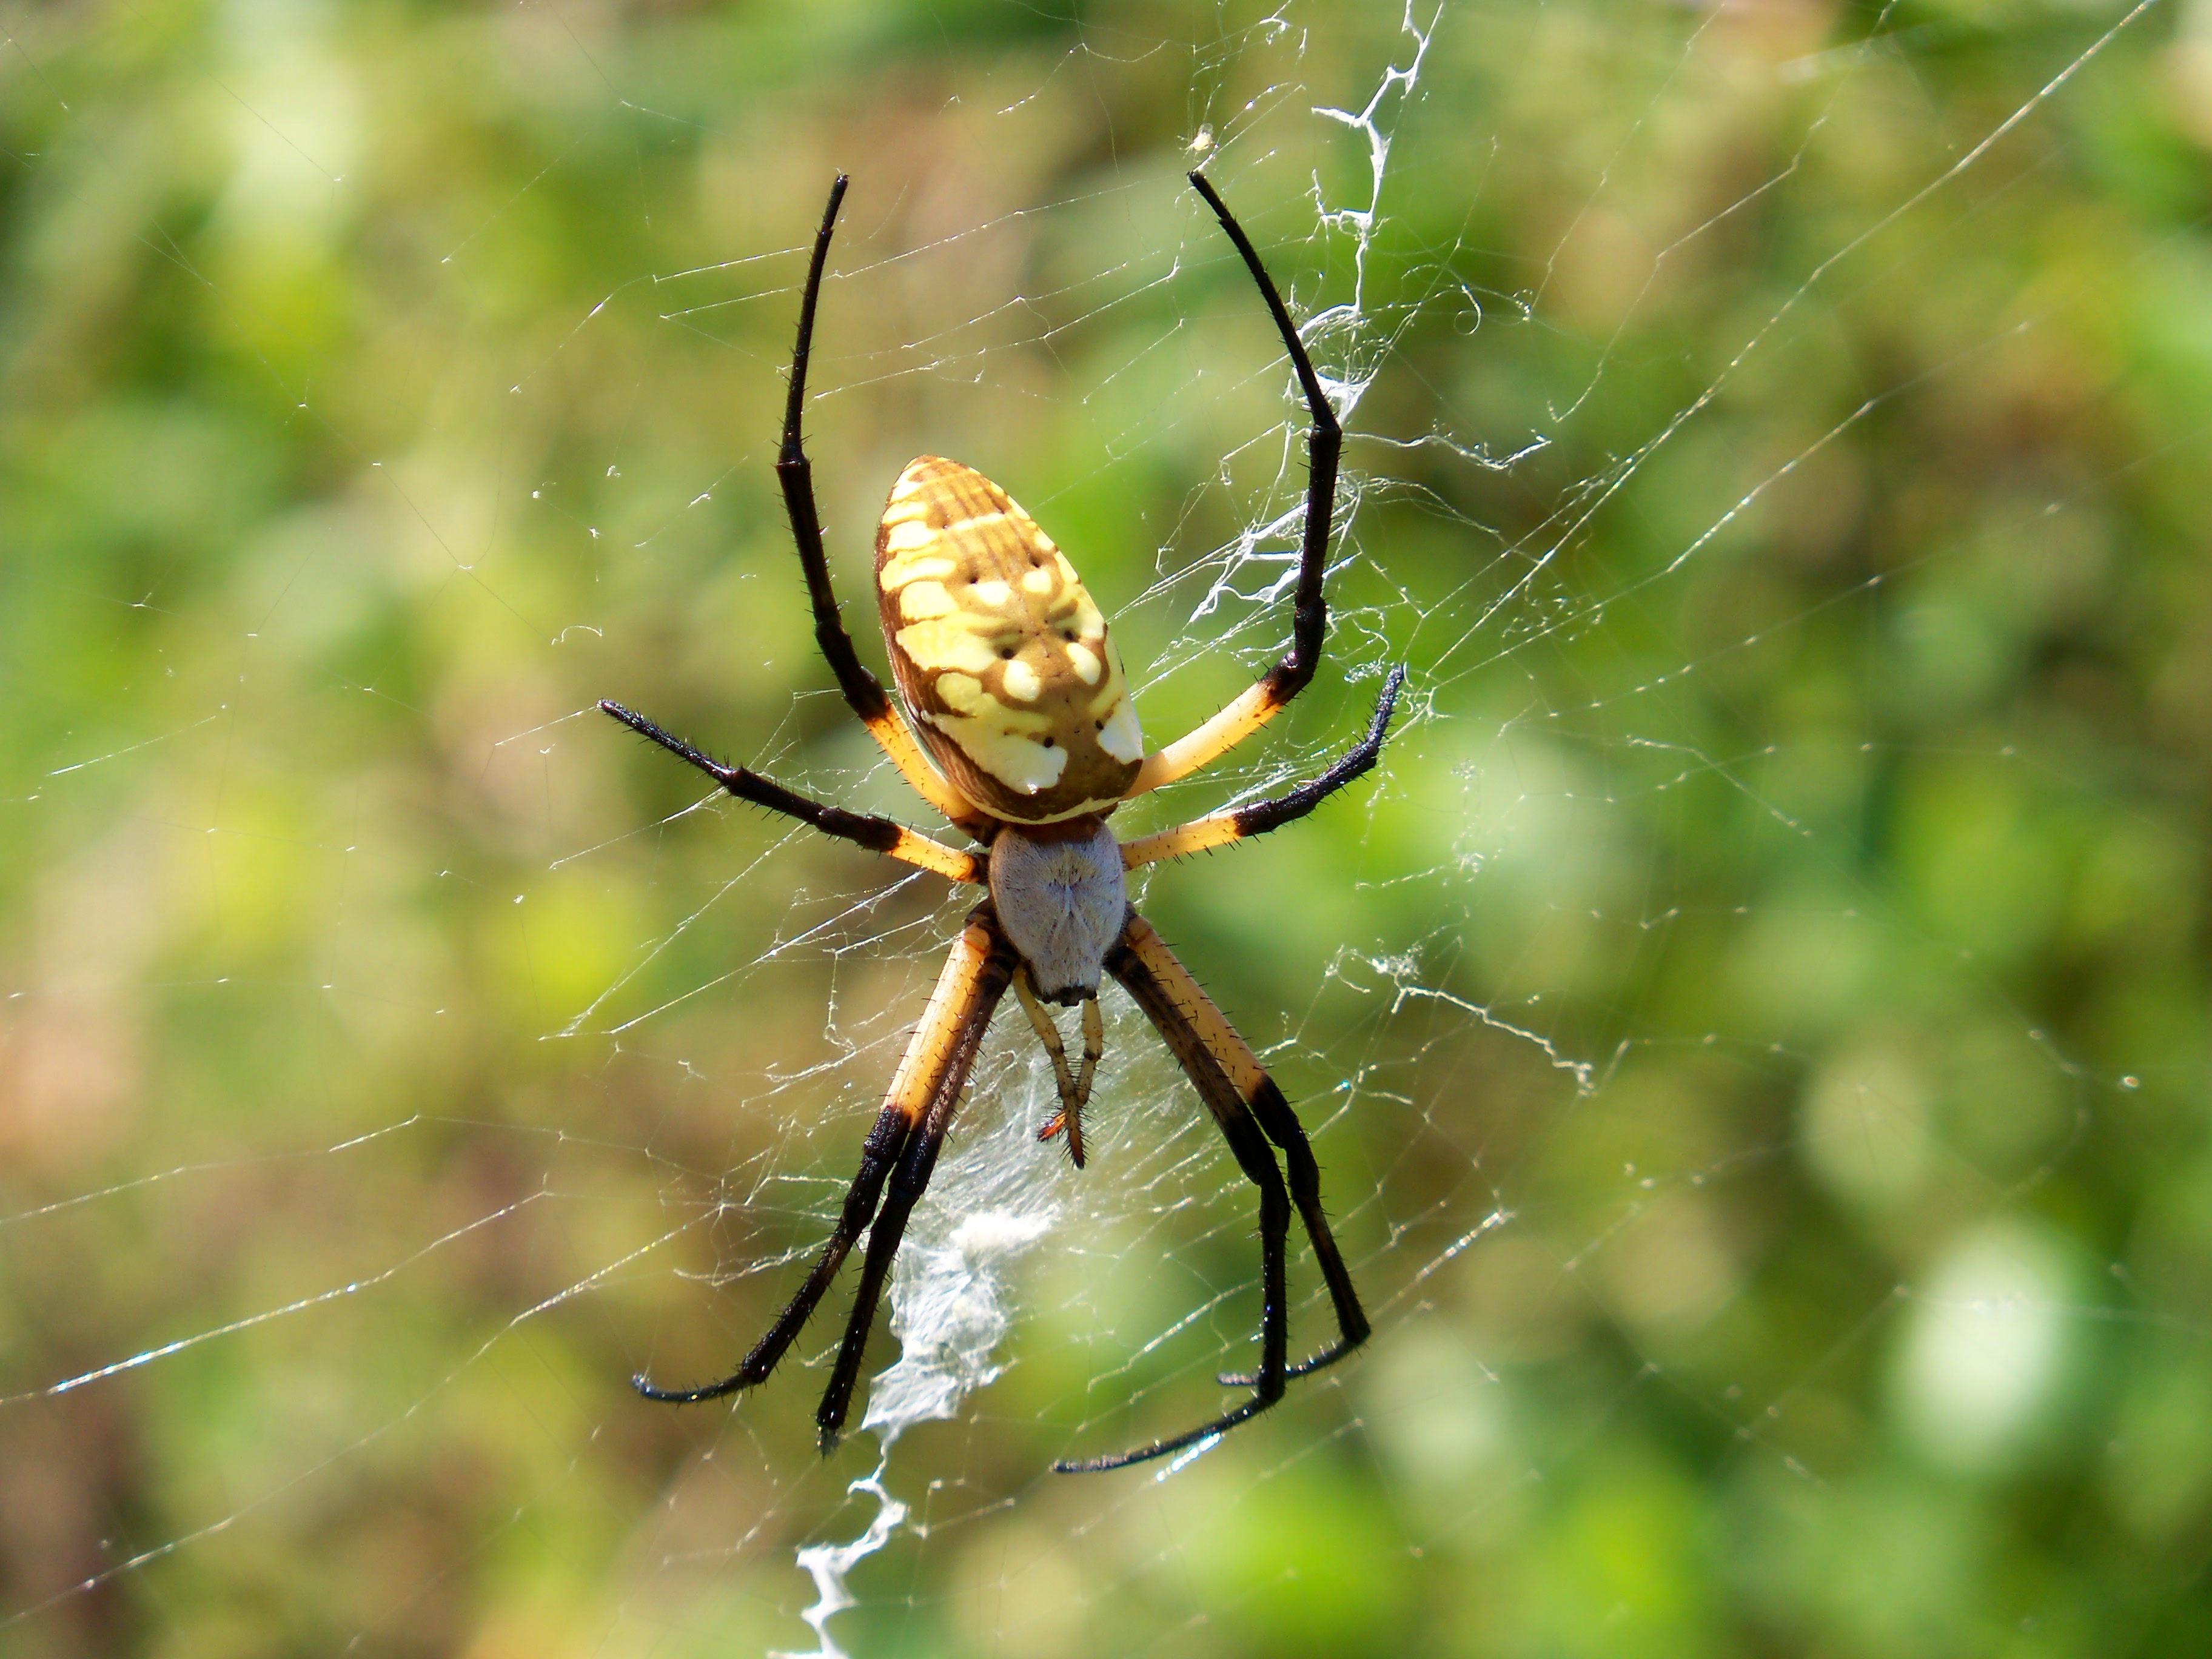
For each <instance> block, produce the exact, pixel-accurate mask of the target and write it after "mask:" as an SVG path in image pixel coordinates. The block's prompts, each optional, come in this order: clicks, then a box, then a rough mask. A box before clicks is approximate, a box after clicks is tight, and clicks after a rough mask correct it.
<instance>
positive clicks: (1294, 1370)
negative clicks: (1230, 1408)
mask: <svg viewBox="0 0 2212 1659" xmlns="http://www.w3.org/2000/svg"><path fill="white" fill-rule="evenodd" d="M1365 1340H1367V1334H1366V1333H1365V1332H1364V1331H1362V1332H1361V1333H1360V1334H1358V1336H1355V1337H1353V1338H1352V1339H1350V1340H1348V1341H1343V1342H1338V1343H1334V1344H1332V1345H1331V1346H1328V1347H1326V1348H1323V1349H1322V1351H1321V1352H1319V1353H1317V1354H1316V1355H1315V1356H1314V1357H1313V1358H1310V1359H1301V1360H1299V1361H1298V1363H1297V1364H1295V1365H1291V1366H1290V1367H1288V1368H1287V1369H1285V1370H1284V1372H1283V1379H1284V1381H1285V1382H1288V1381H1289V1380H1290V1379H1291V1378H1292V1377H1294V1376H1311V1375H1312V1374H1313V1373H1314V1372H1316V1371H1317V1370H1322V1368H1323V1367H1325V1366H1328V1365H1334V1364H1336V1362H1337V1361H1338V1360H1340V1359H1341V1358H1344V1356H1345V1355H1346V1354H1348V1353H1350V1352H1352V1350H1353V1349H1354V1348H1356V1347H1358V1346H1359V1345H1360V1344H1361V1343H1363V1342H1364V1341H1365ZM1213 1380H1214V1381H1215V1382H1217V1383H1219V1384H1221V1386H1222V1387H1223V1388H1225V1389H1256V1388H1258V1387H1259V1386H1260V1374H1259V1372H1257V1371H1223V1372H1222V1373H1221V1374H1220V1375H1219V1376H1216V1377H1215V1378H1214V1379H1213Z"/></svg>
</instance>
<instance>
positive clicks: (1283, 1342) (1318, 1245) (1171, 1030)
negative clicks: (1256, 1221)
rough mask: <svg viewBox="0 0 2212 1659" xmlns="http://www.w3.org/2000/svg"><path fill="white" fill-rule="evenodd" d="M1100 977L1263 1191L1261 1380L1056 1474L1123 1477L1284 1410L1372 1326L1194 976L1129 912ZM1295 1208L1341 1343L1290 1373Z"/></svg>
mask: <svg viewBox="0 0 2212 1659" xmlns="http://www.w3.org/2000/svg"><path fill="white" fill-rule="evenodd" d="M1106 967H1107V970H1108V971H1109V973H1111V974H1112V975H1114V977H1115V979H1117V980H1119V981H1121V984H1122V986H1123V987H1124V988H1126V989H1127V991H1128V993H1129V994H1130V995H1131V996H1132V997H1133V998H1134V999H1135V1000H1136V1003H1137V1006H1139V1007H1140V1008H1142V1009H1143V1010H1144V1011H1145V1012H1146V1015H1147V1016H1148V1017H1149V1018H1151V1020H1152V1024H1153V1025H1154V1026H1155V1027H1157V1028H1158V1030H1159V1033H1160V1036H1162V1037H1163V1038H1164V1040H1165V1041H1166V1042H1167V1045H1168V1047H1169V1048H1170V1050H1172V1051H1173V1052H1174V1054H1175V1056H1176V1059H1177V1060H1180V1061H1182V1067H1183V1070H1184V1071H1185V1072H1186V1073H1188V1075H1189V1078H1190V1080H1191V1082H1192V1084H1193V1085H1195V1086H1196V1088H1197V1090H1198V1092H1199V1095H1200V1097H1201V1098H1202V1099H1204V1101H1205V1102H1206V1106H1207V1108H1208V1109H1210V1110H1211V1111H1212V1113H1213V1117H1214V1121H1215V1122H1216V1123H1218V1125H1219V1126H1220V1127H1221V1132H1222V1134H1223V1136H1224V1137H1225V1139H1227V1140H1228V1142H1229V1146H1230V1150H1231V1152H1232V1153H1234V1154H1235V1156H1236V1158H1237V1165H1238V1167H1239V1168H1241V1169H1242V1170H1243V1171H1244V1174H1245V1176H1246V1177H1247V1178H1248V1179H1249V1180H1250V1181H1251V1182H1252V1183H1253V1185H1255V1186H1256V1187H1257V1188H1259V1189H1260V1302H1261V1316H1260V1369H1259V1370H1258V1371H1257V1372H1256V1373H1255V1374H1254V1375H1253V1376H1248V1377H1238V1378H1236V1379H1234V1380H1233V1381H1230V1386H1231V1387H1236V1388H1249V1389H1252V1390H1253V1395H1252V1398H1251V1399H1249V1400H1248V1401H1245V1402H1244V1403H1243V1405H1241V1406H1237V1407H1235V1408H1233V1409H1231V1410H1230V1411H1228V1412H1225V1413H1223V1414H1222V1415H1221V1416H1219V1417H1218V1418H1216V1419H1213V1420H1212V1422H1210V1423H1205V1424H1201V1425H1200V1426H1198V1427H1197V1428H1195V1429H1191V1430H1188V1431H1185V1432H1184V1433H1182V1434H1179V1435H1174V1436H1171V1437H1169V1438H1167V1439H1165V1440H1160V1441H1155V1442H1154V1443H1152V1444H1151V1445H1149V1446H1144V1447H1140V1448H1139V1449H1137V1450H1134V1451H1128V1452H1122V1453H1121V1454H1119V1455H1115V1456H1112V1457H1098V1458H1091V1459H1087V1460H1085V1461H1083V1462H1062V1463H1056V1464H1054V1466H1053V1467H1054V1468H1055V1469H1057V1470H1058V1471H1059V1472H1060V1473H1061V1474H1097V1473H1099V1472H1101V1471H1103V1470H1107V1469H1118V1468H1127V1466H1128V1465H1130V1464H1132V1463H1142V1462H1148V1461H1149V1460H1151V1459H1152V1458H1156V1457H1166V1456H1170V1455H1173V1454H1175V1453H1176V1452H1179V1451H1182V1450H1183V1449H1185V1448H1187V1447H1190V1446H1194V1445H1196V1444H1198V1443H1200V1441H1203V1440H1208V1439H1212V1437H1216V1436H1218V1435H1221V1434H1224V1433H1226V1432H1227V1431H1229V1430H1231V1429H1232V1428H1234V1427H1236V1426H1237V1424H1239V1423H1242V1422H1243V1421H1245V1420H1246V1419H1248V1418H1252V1417H1256V1416H1257V1415H1258V1414H1259V1413H1261V1412H1263V1411H1265V1410H1267V1407H1270V1406H1272V1405H1273V1404H1274V1403H1275V1402H1276V1401H1278V1400H1280V1399H1281V1398H1282V1397H1283V1389H1284V1387H1285V1383H1287V1382H1288V1381H1289V1379H1290V1378H1291V1377H1293V1376H1302V1375H1304V1373H1305V1372H1307V1371H1310V1370H1317V1369H1319V1368H1320V1367H1321V1366H1323V1365H1327V1364H1331V1363H1333V1362H1334V1360H1336V1359H1338V1358H1340V1357H1341V1356H1342V1355H1344V1354H1346V1353H1348V1352H1351V1350H1352V1349H1353V1348H1355V1347H1357V1346H1359V1344H1360V1343H1362V1342H1364V1341H1365V1340H1367V1333H1368V1323H1367V1316H1366V1314H1365V1313H1364V1311H1362V1310H1361V1308H1360V1306H1359V1297H1358V1294H1357V1292H1355V1291H1353V1289H1352V1275H1351V1274H1350V1273H1348V1272H1346V1269H1345V1266H1344V1259H1343V1257H1342V1256H1341V1255H1340V1254H1339V1253H1338V1250H1337V1248H1336V1241H1335V1239H1334V1237H1332V1236H1331V1234H1330V1232H1329V1230H1328V1218H1327V1216H1325V1215H1324V1214H1323V1213H1322V1207H1321V1171H1320V1168H1319V1166H1318V1165H1317V1164H1316V1163H1315V1162H1314V1157H1313V1150H1312V1148H1311V1147H1310V1146H1309V1145H1308V1144H1307V1141H1306V1137H1305V1132H1304V1129H1302V1128H1301V1127H1299V1126H1298V1121H1297V1115H1296V1114H1295V1113H1294V1112H1292V1111H1291V1108H1290V1104H1289V1103H1288V1102H1287V1101H1285V1099H1284V1098H1283V1093H1282V1091H1281V1090H1280V1089H1279V1088H1278V1087H1276V1085H1275V1082H1274V1079H1272V1078H1270V1077H1269V1076H1268V1075H1267V1073H1266V1071H1265V1070H1264V1069H1262V1068H1261V1065H1260V1062H1259V1059H1258V1057H1257V1056H1255V1054H1253V1052H1252V1050H1251V1048H1250V1047H1249V1045H1248V1044H1246V1042H1244V1039H1243V1038H1242V1037H1240V1036H1237V1031H1236V1029H1235V1028H1234V1027H1233V1026H1231V1024H1229V1022H1228V1021H1227V1020H1226V1019H1225V1018H1223V1017H1222V1013H1221V1011H1220V1010H1219V1009H1218V1008H1217V1007H1215V1006H1213V1001H1212V998H1210V997H1208V996H1207V995H1206V993H1205V992H1204V991H1203V990H1201V989H1200V987H1199V984H1198V981H1196V980H1194V979H1193V978H1192V977H1191V975H1190V970H1189V969H1187V968H1185V967H1184V966H1183V965H1182V963H1180V962H1178V961H1176V957H1175V953H1174V952H1173V951H1170V950H1169V949H1168V947H1167V945H1166V944H1165V943H1164V941H1163V940H1162V939H1161V938H1160V936H1159V934H1158V933H1156V932H1154V931H1153V929H1152V924H1151V923H1149V922H1147V921H1145V919H1144V918H1143V917H1141V916H1139V915H1136V914H1135V913H1134V912H1132V913H1131V914H1130V916H1129V920H1128V922H1127V926H1125V927H1123V929H1122V932H1121V939H1120V940H1119V941H1118V942H1117V943H1116V944H1115V946H1114V948H1113V949H1112V950H1111V951H1109V952H1107V956H1106ZM1269 1139H1273V1141H1274V1142H1275V1143H1276V1144H1277V1145H1278V1146H1281V1147H1282V1148H1283V1151H1284V1154H1285V1159H1286V1161H1287V1163H1288V1164H1289V1166H1290V1185H1289V1190H1288V1192H1287V1194H1286V1193H1285V1188H1284V1182H1283V1176H1282V1172H1281V1171H1280V1170H1278V1169H1277V1168H1276V1167H1275V1158H1274V1154H1273V1152H1271V1151H1269V1149H1268V1146H1267V1142H1268V1140H1269ZM1294 1204H1295V1205H1296V1206H1297V1211H1298V1214H1299V1217H1300V1218H1301V1219H1302V1220H1303V1221H1304V1224H1305V1229H1306V1232H1307V1234H1308V1236H1309V1237H1310V1238H1311V1239H1312V1241H1313V1247H1314V1256H1315V1258H1316V1260H1317V1261H1319V1262H1320V1263H1321V1269H1322V1278H1323V1279H1326V1280H1327V1281H1328V1291H1329V1298H1330V1300H1331V1301H1332V1302H1333V1303H1334V1305H1335V1309H1336V1318H1337V1325H1338V1328H1339V1332H1340V1338H1339V1340H1338V1341H1337V1342H1336V1343H1335V1344H1334V1345H1333V1346H1331V1347H1329V1348H1328V1349H1327V1350H1325V1351H1324V1352H1322V1353H1320V1354H1318V1355H1316V1357H1315V1358H1311V1359H1309V1360H1306V1361H1304V1362H1303V1363H1302V1364H1297V1365H1295V1366H1292V1365H1290V1364H1286V1363H1285V1361H1286V1351H1287V1349H1288V1347H1289V1334H1290V1331H1289V1310H1288V1297H1287V1294H1286V1290H1285V1284H1286V1277H1287V1274H1286V1269H1285V1243H1286V1241H1287V1238H1288V1235H1289V1232H1290V1212H1291V1206H1292V1205H1294ZM1225 1380H1228V1379H1225Z"/></svg>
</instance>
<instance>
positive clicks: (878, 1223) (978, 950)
mask: <svg viewBox="0 0 2212 1659" xmlns="http://www.w3.org/2000/svg"><path fill="white" fill-rule="evenodd" d="M1019 962H1020V957H1018V955H1017V954H1016V953H1015V951H1014V947H1013V946H1012V945H1011V944H1010V943H1008V941H1007V939H1006V933H1005V931H1004V930H1003V929H1002V928H1001V927H1000V926H999V918H998V915H997V913H996V912H994V910H993V909H992V908H991V905H990V903H989V902H988V901H985V902H983V903H981V904H979V905H977V906H976V907H975V908H974V909H973V910H971V911H969V913H968V926H967V927H966V929H965V930H964V931H963V933H961V936H960V943H959V944H958V945H956V946H954V947H953V955H952V959H951V961H950V962H948V963H945V973H944V975H943V977H941V978H940V979H939V981H938V982H937V992H936V994H935V995H933V996H932V997H931V998H930V1000H929V1012H928V1013H927V1014H925V1015H924V1016H923V1017H922V1029H921V1030H920V1031H918V1032H916V1033H915V1041H914V1047H913V1048H909V1049H908V1051H907V1060H906V1062H905V1063H902V1065H901V1066H900V1067H899V1077H900V1079H908V1078H909V1073H911V1081H912V1083H913V1084H914V1085H916V1086H917V1088H919V1087H920V1086H921V1085H925V1084H926V1085H927V1103H926V1105H924V1107H923V1109H922V1111H921V1121H920V1127H917V1128H916V1129H915V1132H914V1133H913V1135H912V1136H911V1137H910V1138H909V1139H908V1141H907V1144H906V1149H905V1151H904V1152H902V1154H901V1155H900V1157H899V1160H898V1167H897V1169H896V1170H894V1171H893V1173H892V1175H891V1179H890V1189H889V1190H888V1191H887V1192H885V1193H884V1206H883V1209H882V1210H881V1211H880V1212H878V1214H877V1216H876V1220H875V1225H873V1226H872V1227H871V1228H869V1229H868V1250H867V1255H866V1256H865V1257H864V1258H863V1260H862V1261H861V1264H860V1288H859V1290H858V1291H855V1292H854V1297H853V1316H852V1317H851V1318H850V1319H849V1320H848V1321H847V1322H846V1324H845V1340H844V1341H843V1343H842V1345H841V1346H839V1347H838V1350H837V1363H836V1365H835V1366H833V1367H832V1368H831V1369H830V1372H829V1387H828V1388H826V1389H823V1391H822V1403H821V1405H820V1406H819V1407H817V1408H816V1409H815V1413H814V1422H815V1425H816V1427H817V1428H818V1429H819V1430H820V1431H821V1436H822V1450H823V1455H825V1456H826V1455H828V1454H829V1453H830V1452H832V1451H835V1450H836V1447H837V1437H838V1435H839V1433H840V1432H841V1431H842V1430H843V1428H844V1426H845V1417H846V1413H848V1411H849V1410H850V1409H851V1407H852V1403H853V1388H854V1383H857V1382H858V1381H859V1379H860V1359H861V1356H862V1355H863V1354H864V1353H865V1352H866V1349H867V1346H868V1328H869V1327H870V1326H872V1325H873V1324H874V1323H875V1320H876V1304H877V1303H878V1301H880V1300H881V1299H882V1297H883V1293H884V1280H885V1279H887V1278H888V1277H889V1276H890V1269H891V1260H892V1258H893V1257H894V1256H896V1255H897V1254H898V1247H899V1241H900V1240H901V1239H902V1237H904V1236H905V1234H906V1224H907V1218H908V1216H909V1215H911V1214H912V1213H913V1212H914V1206H915V1203H916V1202H917V1201H919V1200H920V1199H921V1195H922V1194H923V1192H924V1191H926V1190H927V1188H928V1186H929V1177H930V1174H931V1172H932V1171H933V1170H935V1169H936V1167H937V1155H938V1153H939V1152H940V1151H941V1150H942V1149H943V1147H944V1146H945V1131H946V1130H948V1129H950V1128H951V1127H952V1115H953V1114H954V1113H955V1112H957V1111H958V1110H959V1109H960V1097H961V1095H962V1093H963V1091H965V1090H966V1089H967V1087H968V1074H969V1072H970V1071H972V1070H973V1069H974V1068H975V1054H976V1051H977V1050H978V1049H979V1048H981V1047H982V1045H983V1033H984V1032H985V1031H986V1030H987V1029H988V1028H989V1026H990V1024H991V1015H992V1012H993V1011H994V1010H995V1009H996V1008H997V1007H998V1006H999V999H1000V997H1002V996H1004V995H1005V994H1006V984H1007V981H1009V980H1011V979H1012V977H1013V974H1014V969H1015V968H1016V966H1017V965H1018V963H1019ZM948 993H949V994H948ZM925 1037H927V1041H928V1048H929V1053H928V1054H927V1055H926V1056H925V1057H924V1058H923V1060H922V1061H921V1064H919V1065H916V1064H915V1055H916V1054H917V1052H918V1051H921V1049H922V1048H923V1043H924V1038H925ZM897 1086H898V1085H897V1084H896V1082H895V1083H894V1084H893V1085H892V1088H893V1091H894V1092H896V1089H897ZM918 1098H919V1097H918Z"/></svg>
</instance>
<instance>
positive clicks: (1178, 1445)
mask: <svg viewBox="0 0 2212 1659" xmlns="http://www.w3.org/2000/svg"><path fill="white" fill-rule="evenodd" d="M1282 1397H1283V1395H1282V1390H1281V1389H1277V1390H1276V1391H1275V1392H1274V1393H1273V1394H1271V1395H1259V1396H1256V1397H1255V1398H1253V1399H1250V1400H1248V1401H1245V1402H1244V1403H1243V1405H1241V1406H1239V1407H1237V1408H1236V1410H1234V1411H1230V1412H1224V1413H1222V1414H1221V1415H1220V1416H1218V1417H1217V1418H1215V1419H1213V1421H1212V1422H1211V1423H1201V1424H1200V1425H1198V1427H1196V1428H1194V1429H1190V1430H1188V1431H1185V1432H1183V1433H1182V1434H1178V1435H1172V1436H1170V1437H1168V1438H1167V1439H1165V1440H1155V1441H1154V1442H1153V1443H1152V1444H1151V1445H1149V1446H1140V1447H1139V1448H1138V1449H1136V1450H1134V1451H1125V1452H1117V1453H1115V1455H1113V1456H1111V1457H1086V1458H1081V1459H1066V1460H1063V1461H1061V1462H1058V1463H1055V1464H1054V1465H1053V1466H1052V1472H1053V1473H1054V1474H1107V1473H1108V1472H1109V1471H1110V1470H1114V1469H1126V1468H1128V1467H1129V1466H1130V1465H1131V1464H1132V1463H1149V1462H1152V1460H1153V1459H1154V1458H1157V1457H1172V1456H1174V1455H1175V1454H1176V1453H1177V1452H1179V1451H1188V1449H1191V1448H1192V1447H1194V1446H1195V1447H1198V1448H1199V1449H1200V1450H1205V1449H1207V1447H1208V1446H1209V1445H1210V1443H1212V1442H1213V1441H1216V1440H1218V1439H1220V1438H1221V1437H1222V1436H1223V1435H1225V1434H1226V1433H1228V1432H1229V1431H1230V1430H1231V1429H1233V1428H1235V1427H1236V1426H1237V1425H1238V1424H1239V1423H1242V1422H1243V1421H1245V1420H1246V1419H1248V1418H1253V1417H1257V1416H1258V1415H1259V1414H1260V1413H1261V1412H1263V1411H1265V1410H1267V1407H1270V1406H1272V1405H1273V1404H1274V1403H1275V1402H1276V1401H1278V1400H1280V1399H1281V1398H1282Z"/></svg>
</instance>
